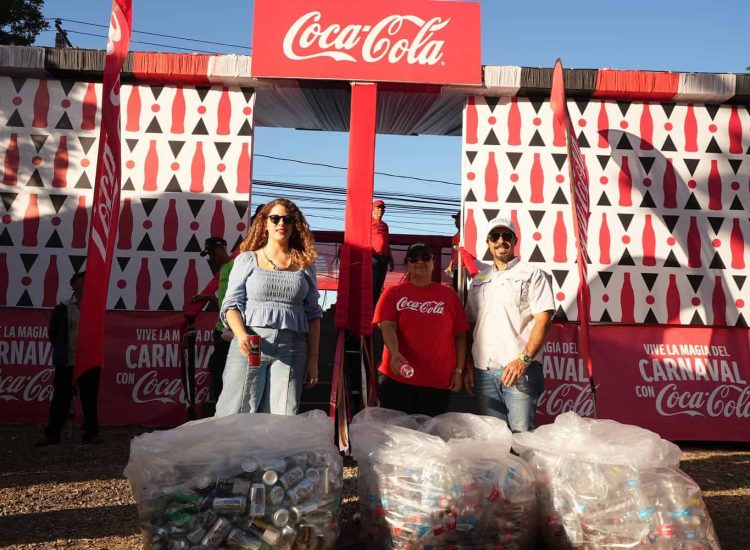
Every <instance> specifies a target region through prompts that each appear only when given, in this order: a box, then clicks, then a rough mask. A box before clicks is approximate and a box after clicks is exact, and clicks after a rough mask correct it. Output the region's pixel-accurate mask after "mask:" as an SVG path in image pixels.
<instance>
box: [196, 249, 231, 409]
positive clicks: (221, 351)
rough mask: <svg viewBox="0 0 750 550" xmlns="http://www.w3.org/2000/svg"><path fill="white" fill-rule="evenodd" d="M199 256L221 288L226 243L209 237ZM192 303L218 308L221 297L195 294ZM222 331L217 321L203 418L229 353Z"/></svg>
mask: <svg viewBox="0 0 750 550" xmlns="http://www.w3.org/2000/svg"><path fill="white" fill-rule="evenodd" d="M201 256H208V265H209V267H210V268H211V273H213V274H214V275H216V274H217V273H218V274H219V277H220V278H219V285H220V286H221V272H222V270H223V269H224V268H225V267H226V266H227V265H228V264H230V262H231V258H230V256H229V253H228V251H227V241H226V240H224V239H223V238H222V237H217V236H212V237H209V238H208V239H206V241H205V243H204V247H203V250H202V251H201ZM229 269H231V267H230V268H229ZM225 275H226V276H227V277H228V276H229V271H225ZM193 302H211V303H213V304H214V305H216V306H217V307H218V306H219V305H221V297H220V296H219V292H217V294H196V295H195V296H193ZM224 330H225V327H224V323H222V322H221V319H218V320H217V321H216V325H215V326H214V331H213V341H214V351H213V353H212V354H211V357H210V358H209V360H208V373H209V376H210V381H209V386H208V399H206V403H205V404H204V409H203V413H202V414H203V416H212V415H213V411H214V408H215V406H216V400H217V399H218V398H219V394H220V393H221V375H222V372H223V371H224V363H225V362H226V359H227V352H228V351H229V342H227V341H226V340H224V339H223V338H222V333H223V332H224Z"/></svg>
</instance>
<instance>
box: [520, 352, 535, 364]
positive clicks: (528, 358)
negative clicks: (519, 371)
mask: <svg viewBox="0 0 750 550" xmlns="http://www.w3.org/2000/svg"><path fill="white" fill-rule="evenodd" d="M518 358H519V359H520V360H521V361H522V362H523V364H524V365H530V364H531V362H532V361H533V360H534V358H533V357H532V356H531V355H529V354H528V353H522V354H521V355H519V356H518Z"/></svg>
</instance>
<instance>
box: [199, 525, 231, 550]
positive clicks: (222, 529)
mask: <svg viewBox="0 0 750 550" xmlns="http://www.w3.org/2000/svg"><path fill="white" fill-rule="evenodd" d="M231 531H232V524H231V523H229V522H228V521H227V520H225V519H224V518H216V521H215V522H214V523H213V524H212V525H211V528H210V529H209V530H208V532H207V533H206V536H205V537H203V540H202V541H201V544H202V545H203V546H208V547H209V548H216V547H217V546H219V545H220V544H221V543H222V542H224V539H225V538H227V536H228V535H229V533H230V532H231Z"/></svg>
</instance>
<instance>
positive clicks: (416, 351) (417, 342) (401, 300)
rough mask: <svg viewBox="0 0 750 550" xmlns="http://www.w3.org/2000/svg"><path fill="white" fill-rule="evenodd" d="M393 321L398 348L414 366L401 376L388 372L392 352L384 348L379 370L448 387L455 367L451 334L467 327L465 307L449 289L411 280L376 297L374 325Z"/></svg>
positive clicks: (417, 383) (423, 383)
mask: <svg viewBox="0 0 750 550" xmlns="http://www.w3.org/2000/svg"><path fill="white" fill-rule="evenodd" d="M381 321H393V322H394V323H396V325H397V327H396V334H397V335H398V351H399V352H400V353H401V355H403V356H404V357H405V358H406V360H407V362H408V364H409V365H410V366H411V367H412V368H413V369H414V376H413V377H411V378H404V377H402V376H401V375H397V374H394V373H393V372H391V368H390V363H391V352H390V351H389V350H388V347H387V346H385V347H384V348H383V360H382V362H381V363H380V366H379V367H378V370H379V371H380V372H381V373H383V374H385V375H386V376H388V377H390V378H393V379H394V380H398V381H399V382H402V383H404V384H412V385H414V386H423V387H428V388H439V389H448V388H449V387H450V383H451V377H452V376H453V370H454V369H455V368H456V342H455V341H454V336H455V335H456V334H458V333H461V332H466V331H467V330H469V321H468V320H467V318H466V312H465V311H464V306H463V304H461V300H460V299H459V298H458V294H456V293H455V292H454V291H453V290H452V289H450V288H448V287H446V286H443V285H441V284H438V283H431V284H430V285H429V286H426V287H418V286H414V285H413V284H411V283H410V282H408V281H407V282H406V283H404V284H401V285H398V286H393V287H390V288H387V289H386V290H385V292H384V293H383V295H382V296H381V297H380V300H378V305H377V307H376V308H375V316H374V318H373V320H372V322H373V324H375V323H380V322H381Z"/></svg>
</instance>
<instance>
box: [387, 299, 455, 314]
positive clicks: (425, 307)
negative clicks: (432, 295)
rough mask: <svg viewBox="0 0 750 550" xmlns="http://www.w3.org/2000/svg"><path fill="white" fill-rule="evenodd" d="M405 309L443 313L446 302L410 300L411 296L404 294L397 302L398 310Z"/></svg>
mask: <svg viewBox="0 0 750 550" xmlns="http://www.w3.org/2000/svg"><path fill="white" fill-rule="evenodd" d="M405 309H408V310H411V311H417V312H419V313H435V314H437V315H442V314H443V313H444V312H445V302H442V301H441V302H438V301H437V300H427V301H424V302H419V301H417V300H409V298H407V297H406V296H404V297H403V298H401V299H400V300H399V301H398V302H396V311H404V310H405Z"/></svg>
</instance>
